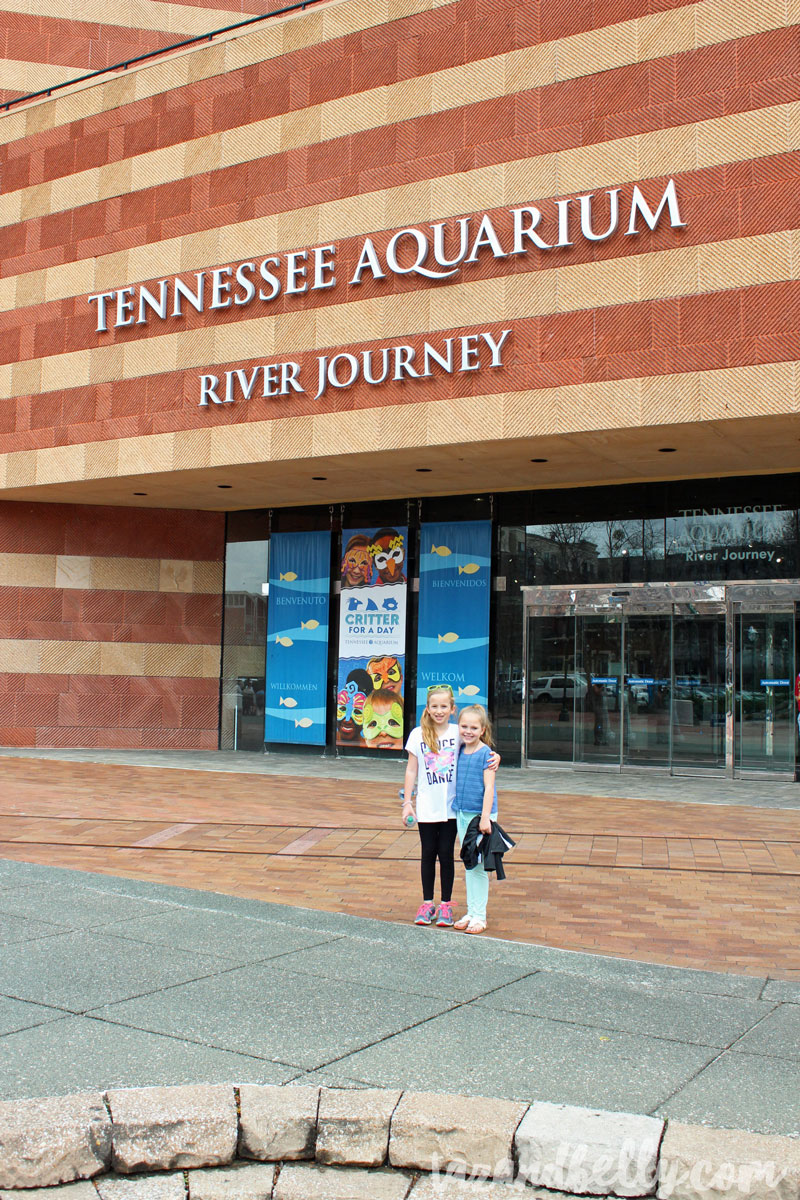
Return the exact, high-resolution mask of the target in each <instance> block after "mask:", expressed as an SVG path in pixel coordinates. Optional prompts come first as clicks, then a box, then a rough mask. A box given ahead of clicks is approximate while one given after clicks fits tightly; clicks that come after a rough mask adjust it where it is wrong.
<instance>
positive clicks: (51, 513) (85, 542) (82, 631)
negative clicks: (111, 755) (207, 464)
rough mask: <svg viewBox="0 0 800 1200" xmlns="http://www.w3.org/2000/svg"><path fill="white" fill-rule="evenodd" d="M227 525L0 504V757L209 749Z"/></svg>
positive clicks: (195, 518)
mask: <svg viewBox="0 0 800 1200" xmlns="http://www.w3.org/2000/svg"><path fill="white" fill-rule="evenodd" d="M222 557H223V518H222V517H221V516H219V515H218V514H213V513H199V514H198V513H186V512H165V511H163V510H158V509H151V510H148V511H147V512H145V513H137V512H133V511H132V510H129V509H117V508H100V507H93V506H85V507H84V506H70V505H49V504H36V505H33V504H30V505H29V504H13V503H8V502H5V503H0V745H6V746H85V747H93V746H106V747H161V748H169V749H206V750H208V749H216V746H217V729H218V703H219V664H220V633H221V603H222V601H221V594H222Z"/></svg>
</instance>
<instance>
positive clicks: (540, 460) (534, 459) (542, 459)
mask: <svg viewBox="0 0 800 1200" xmlns="http://www.w3.org/2000/svg"><path fill="white" fill-rule="evenodd" d="M531 462H550V459H549V458H532V459H531Z"/></svg>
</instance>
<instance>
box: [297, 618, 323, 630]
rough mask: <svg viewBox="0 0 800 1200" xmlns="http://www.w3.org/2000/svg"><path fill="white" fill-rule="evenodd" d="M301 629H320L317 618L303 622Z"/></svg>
mask: <svg viewBox="0 0 800 1200" xmlns="http://www.w3.org/2000/svg"><path fill="white" fill-rule="evenodd" d="M300 628H301V629H319V621H318V620H317V618H316V617H312V618H311V620H310V621H301V622H300Z"/></svg>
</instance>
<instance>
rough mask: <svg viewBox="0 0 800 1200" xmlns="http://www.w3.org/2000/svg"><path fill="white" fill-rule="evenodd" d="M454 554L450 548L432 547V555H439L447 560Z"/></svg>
mask: <svg viewBox="0 0 800 1200" xmlns="http://www.w3.org/2000/svg"><path fill="white" fill-rule="evenodd" d="M452 553H453V551H452V550H451V549H450V547H449V546H431V554H438V555H439V556H440V557H441V558H447V556H448V555H449V554H452Z"/></svg>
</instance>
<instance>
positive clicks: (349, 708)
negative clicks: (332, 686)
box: [336, 669, 372, 744]
mask: <svg viewBox="0 0 800 1200" xmlns="http://www.w3.org/2000/svg"><path fill="white" fill-rule="evenodd" d="M371 692H372V680H371V678H370V676H369V675H368V674H367V672H366V671H362V670H358V669H356V670H355V671H351V672H350V674H349V676H348V678H347V683H346V684H345V685H344V687H343V688H342V689H341V690H340V691H339V693H338V695H337V697H336V735H337V741H338V742H339V743H340V744H342V743H343V744H352V743H353V742H358V741H359V740H360V738H361V725H362V722H363V719H364V718H363V713H364V704H365V702H366V699H367V696H369V695H370V693H371Z"/></svg>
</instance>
